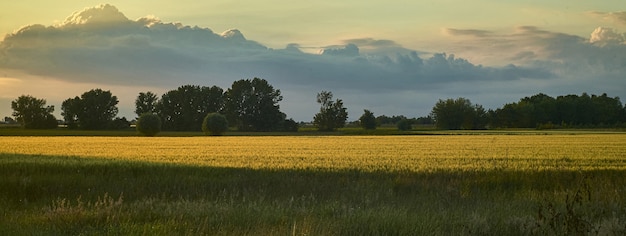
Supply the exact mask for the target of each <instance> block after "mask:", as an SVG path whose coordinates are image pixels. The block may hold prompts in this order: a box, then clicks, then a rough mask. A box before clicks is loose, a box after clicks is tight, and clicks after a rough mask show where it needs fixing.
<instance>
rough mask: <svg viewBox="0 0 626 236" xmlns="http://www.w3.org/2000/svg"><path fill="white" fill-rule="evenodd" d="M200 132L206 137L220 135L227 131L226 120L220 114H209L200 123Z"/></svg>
mask: <svg viewBox="0 0 626 236" xmlns="http://www.w3.org/2000/svg"><path fill="white" fill-rule="evenodd" d="M202 131H203V132H204V133H205V134H207V135H213V136H218V135H222V134H223V133H224V132H226V131H228V119H226V116H224V115H222V114H220V113H209V114H208V115H206V117H204V121H203V122H202Z"/></svg>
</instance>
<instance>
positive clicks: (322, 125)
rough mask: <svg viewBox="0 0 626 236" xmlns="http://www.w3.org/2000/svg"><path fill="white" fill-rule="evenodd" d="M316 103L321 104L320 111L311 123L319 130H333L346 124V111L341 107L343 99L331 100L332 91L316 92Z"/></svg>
mask: <svg viewBox="0 0 626 236" xmlns="http://www.w3.org/2000/svg"><path fill="white" fill-rule="evenodd" d="M317 103H319V104H320V105H321V107H320V112H319V113H317V114H315V116H314V117H313V124H314V125H315V126H316V127H317V129H318V130H319V131H334V130H336V129H338V128H342V127H344V126H345V125H346V120H347V119H348V112H347V111H346V108H344V107H343V101H342V100H341V99H337V100H335V101H333V93H332V92H328V91H322V92H320V93H318V94H317Z"/></svg>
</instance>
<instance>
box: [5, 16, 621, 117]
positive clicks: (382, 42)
mask: <svg viewBox="0 0 626 236" xmlns="http://www.w3.org/2000/svg"><path fill="white" fill-rule="evenodd" d="M444 33H446V34H447V35H448V37H450V38H452V39H453V40H458V41H459V42H462V43H459V44H457V45H461V46H459V47H458V48H456V50H453V52H454V53H455V54H456V55H454V54H450V53H426V52H421V51H417V50H412V49H408V48H405V47H403V46H402V45H400V44H398V43H396V42H394V41H392V40H388V39H373V38H355V39H346V40H343V42H342V43H343V44H342V45H335V46H326V47H324V46H322V47H319V48H322V53H321V55H319V54H309V53H304V52H302V51H301V50H300V49H301V46H300V45H298V44H289V45H287V46H286V47H285V48H284V49H270V48H267V47H266V46H264V45H263V44H261V43H258V42H255V41H252V40H249V39H246V37H245V36H244V34H243V33H242V32H240V31H239V30H236V29H232V30H227V31H225V32H223V33H220V34H218V33H215V32H213V31H212V30H210V29H208V28H201V27H197V26H194V27H192V26H187V25H184V24H182V23H165V22H162V21H161V20H159V19H158V18H156V17H154V16H149V17H144V18H140V19H138V20H129V19H127V18H126V17H125V16H124V15H123V14H122V13H121V12H119V11H118V10H117V9H116V8H115V7H113V6H110V5H101V6H98V7H95V8H88V9H85V10H83V11H81V12H76V13H74V14H73V15H72V16H70V17H68V19H67V20H66V21H65V22H64V23H62V24H60V25H57V26H44V25H32V26H28V27H24V28H22V29H20V30H18V31H16V32H15V33H13V34H10V35H8V36H7V37H6V38H5V39H4V41H2V42H0V76H3V75H2V73H6V75H4V77H10V78H18V79H20V81H24V83H26V82H29V81H34V80H36V79H33V78H53V79H55V80H58V81H63V83H65V84H66V85H67V84H83V85H89V86H98V87H103V89H106V87H115V88H124V90H123V91H124V92H123V93H124V94H125V95H124V97H125V98H126V99H128V100H129V101H121V103H120V104H126V105H124V106H126V108H122V107H121V108H122V110H124V109H126V110H130V111H132V109H131V108H129V107H132V102H133V99H132V95H129V94H132V93H133V92H132V90H135V93H139V92H144V90H142V89H145V88H146V87H152V88H160V89H161V90H162V91H166V90H170V89H175V88H176V87H178V86H180V85H184V84H199V85H218V86H220V87H223V88H228V87H230V85H231V83H232V82H233V81H235V80H238V79H244V78H252V77H260V78H264V79H267V80H268V81H269V82H270V83H272V84H273V85H274V87H276V88H278V89H281V90H282V91H283V93H284V94H285V99H284V100H283V102H281V105H282V107H283V108H284V109H285V112H286V113H287V114H288V115H290V116H293V117H294V118H296V119H297V120H310V119H311V117H312V116H313V114H314V113H315V112H316V111H317V109H318V108H317V104H315V94H316V93H317V92H319V91H321V90H330V91H333V92H334V93H335V95H336V96H337V97H338V98H345V101H346V106H348V107H349V108H350V111H351V112H354V114H351V117H353V118H356V117H358V115H357V114H356V113H360V112H361V111H362V109H363V108H372V107H375V108H377V109H380V110H373V111H374V112H375V113H376V114H386V113H387V114H389V113H395V114H400V113H399V112H398V108H402V109H404V108H406V109H407V111H406V112H405V113H404V115H408V116H416V115H426V114H427V113H428V112H429V106H430V107H432V105H433V104H434V103H435V102H436V101H437V99H440V98H447V97H459V96H468V98H470V99H472V98H476V99H480V101H474V102H475V103H481V102H487V103H481V104H484V105H486V106H488V107H489V105H493V106H500V105H502V104H504V103H506V102H513V101H515V100H517V99H519V98H520V97H523V96H528V95H532V94H534V93H537V92H544V93H550V91H562V90H563V89H562V88H564V87H567V88H572V90H574V89H573V88H581V89H585V91H587V92H590V93H594V92H596V93H601V92H607V93H609V94H611V92H615V91H616V90H618V89H617V88H623V87H625V86H622V85H625V84H624V81H623V79H621V80H619V79H616V75H620V73H621V74H622V75H623V73H624V72H625V71H624V70H625V69H624V68H626V64H624V63H625V62H626V59H624V58H625V56H624V55H626V53H624V52H625V50H626V49H625V48H624V45H611V46H610V48H609V46H605V47H601V46H599V45H596V44H592V43H589V39H584V38H581V37H578V36H572V35H567V34H561V33H555V32H549V31H545V30H541V29H539V28H536V27H528V26H526V27H518V28H517V29H515V30H514V31H513V32H511V33H508V34H501V33H498V32H492V31H485V30H480V29H451V28H450V29H447V30H445V32H444ZM456 51H458V53H457V52H456ZM468 52H469V53H468ZM620 53H622V54H620ZM465 55H469V56H470V57H471V55H486V56H484V58H490V59H491V60H493V61H497V63H493V64H491V65H492V66H488V65H480V64H477V63H476V62H474V61H473V59H472V60H468V59H466V58H467V57H466V56H465ZM486 61H489V60H486ZM493 65H499V66H493ZM581 70H582V72H584V73H580V72H581ZM590 71H593V72H594V73H593V74H592V73H590ZM562 83H567V86H564V85H563V84H562ZM601 83H604V85H603V86H602V87H601V88H602V89H604V88H607V87H608V88H609V90H610V89H611V88H612V90H611V91H596V90H600V89H601V88H600V86H599V85H598V84H601ZM619 86H621V87H619ZM73 87H75V88H81V89H82V88H84V86H78V87H76V86H73ZM25 88H26V87H25ZM3 90H4V88H0V93H5V92H7V91H3ZM77 90H78V89H72V90H63V92H59V93H52V94H50V93H45V95H46V96H57V97H55V98H54V99H50V100H54V101H62V100H64V99H66V98H69V97H72V96H76V95H80V94H81V93H82V92H84V91H77ZM85 91H86V90H85ZM120 91H121V90H120ZM112 92H114V94H115V91H112ZM577 92H583V91H565V93H577ZM620 92H621V93H623V92H624V91H620ZM520 94H521V96H518V95H520ZM13 95H14V94H13ZM554 95H560V94H558V93H557V94H554ZM611 95H615V96H622V97H626V96H624V95H622V94H611ZM17 96H19V94H18V95H16V96H15V97H17ZM121 97H122V96H120V98H121ZM416 98H419V101H415V99H416ZM307 101H308V102H307ZM120 106H122V105H120ZM411 107H415V108H414V109H413V110H411V109H410V108H411ZM123 115H126V116H129V117H132V114H123Z"/></svg>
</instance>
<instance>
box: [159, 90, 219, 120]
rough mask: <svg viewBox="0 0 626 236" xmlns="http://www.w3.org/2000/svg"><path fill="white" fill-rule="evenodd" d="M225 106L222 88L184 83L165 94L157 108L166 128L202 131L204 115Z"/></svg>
mask: <svg viewBox="0 0 626 236" xmlns="http://www.w3.org/2000/svg"><path fill="white" fill-rule="evenodd" d="M223 107H224V90H223V89H222V88H220V87H217V86H212V87H205V86H202V87H200V86H197V85H184V86H181V87H178V88H177V89H176V90H171V91H169V92H167V93H165V94H163V96H161V100H160V101H159V102H158V103H157V107H156V109H157V112H158V114H159V116H161V120H162V122H163V129H164V130H176V131H200V130H201V127H202V121H203V120H204V117H205V116H206V115H207V114H209V113H213V112H220V111H222V109H223Z"/></svg>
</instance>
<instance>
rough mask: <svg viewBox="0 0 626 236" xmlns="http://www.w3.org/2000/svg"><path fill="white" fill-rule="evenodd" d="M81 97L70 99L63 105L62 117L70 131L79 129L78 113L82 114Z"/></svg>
mask: <svg viewBox="0 0 626 236" xmlns="http://www.w3.org/2000/svg"><path fill="white" fill-rule="evenodd" d="M81 110H82V106H81V104H80V97H78V96H76V97H74V98H68V99H66V100H65V101H63V103H62V104H61V111H62V112H61V115H62V116H63V119H64V120H65V124H66V125H67V127H68V128H70V129H75V128H78V113H79V112H81Z"/></svg>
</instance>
